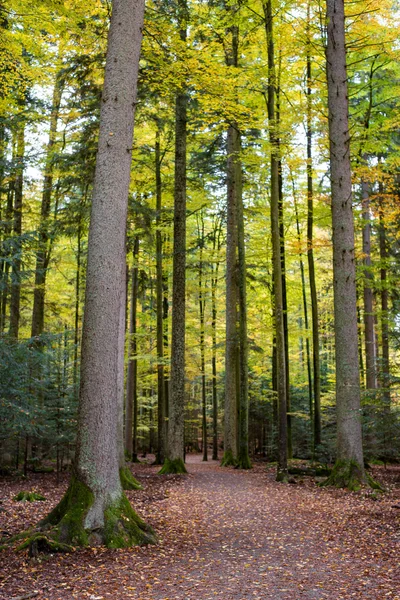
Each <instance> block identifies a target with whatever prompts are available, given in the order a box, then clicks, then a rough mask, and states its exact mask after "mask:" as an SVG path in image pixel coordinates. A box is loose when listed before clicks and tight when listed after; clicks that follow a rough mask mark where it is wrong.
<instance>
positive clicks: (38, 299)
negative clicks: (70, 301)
mask: <svg viewBox="0 0 400 600" xmlns="http://www.w3.org/2000/svg"><path fill="white" fill-rule="evenodd" d="M63 89H64V80H63V78H62V77H61V76H60V75H57V78H56V81H55V84H54V90H53V99H52V105H51V113H50V132H49V141H48V142H47V149H46V164H45V170H44V177H43V192H42V205H41V210H40V225H39V233H38V250H37V253H36V267H35V287H34V291H33V311H32V327H31V336H32V337H38V336H40V335H41V334H42V333H43V329H44V306H45V295H46V277H47V268H48V266H49V262H50V247H49V240H50V223H49V218H50V212H51V199H52V192H53V175H54V156H53V153H54V145H55V143H56V136H57V123H58V116H59V112H60V104H61V97H62V93H63Z"/></svg>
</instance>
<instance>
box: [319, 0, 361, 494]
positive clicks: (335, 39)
mask: <svg viewBox="0 0 400 600" xmlns="http://www.w3.org/2000/svg"><path fill="white" fill-rule="evenodd" d="M326 5H327V15H326V16H327V48H326V59H327V81H328V111H329V139H330V177H331V194H332V226H333V277H334V285H333V289H334V315H335V342H336V412H337V458H336V464H335V467H334V469H333V471H332V475H331V476H330V477H329V479H328V481H327V483H328V484H334V485H337V486H340V487H347V488H350V489H357V488H358V487H359V486H360V484H361V483H365V482H366V475H365V470H364V457H363V447H362V436H361V403H360V375H359V364H358V332H357V303H356V265H355V243H354V222H353V211H352V194H351V165H350V135H349V128H348V94H347V71H346V49H345V30H344V1H343V0H327V3H326Z"/></svg>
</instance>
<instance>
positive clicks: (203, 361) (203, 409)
mask: <svg viewBox="0 0 400 600" xmlns="http://www.w3.org/2000/svg"><path fill="white" fill-rule="evenodd" d="M200 220H201V226H200V224H199V223H198V224H197V225H198V239H199V243H200V258H199V316H200V371H201V412H202V440H203V461H207V460H208V448H207V443H208V442H207V390H206V349H205V321H204V319H205V314H204V313H205V304H206V302H205V298H204V288H205V287H206V283H205V285H204V286H203V275H204V272H203V250H204V241H205V240H204V217H203V214H202V213H201V215H200Z"/></svg>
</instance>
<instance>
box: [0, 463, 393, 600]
mask: <svg viewBox="0 0 400 600" xmlns="http://www.w3.org/2000/svg"><path fill="white" fill-rule="evenodd" d="M187 467H188V471H189V475H188V476H184V477H182V476H163V477H160V476H158V475H157V470H158V468H157V467H153V466H149V465H146V464H140V465H135V466H134V468H133V471H134V473H135V475H137V477H138V478H139V479H140V480H141V481H142V483H143V485H144V489H143V491H140V492H131V493H129V496H130V498H131V500H132V503H133V504H134V506H135V508H136V509H137V510H138V512H139V514H141V515H142V516H143V517H144V518H145V519H146V521H147V522H149V523H151V524H152V525H153V527H154V528H155V529H156V530H157V533H158V535H159V538H160V543H159V545H158V546H149V547H144V548H132V549H129V550H105V549H102V548H98V549H88V550H79V551H76V552H75V553H73V554H70V555H56V556H51V557H46V558H45V559H44V560H42V561H41V562H37V561H35V562H33V561H31V562H28V561H27V560H26V556H24V555H21V554H18V555H15V554H12V553H8V552H7V553H3V555H1V554H0V561H2V560H4V559H6V561H5V563H3V564H4V567H5V568H4V571H3V573H2V576H3V580H1V579H0V598H7V599H9V598H12V597H13V596H18V595H20V594H21V592H22V591H24V592H30V591H32V590H38V591H40V596H39V597H40V598H42V599H44V598H46V599H48V600H61V599H62V600H69V599H73V598H79V599H85V598H89V599H91V600H94V599H96V600H100V599H104V600H106V599H108V598H113V599H114V600H123V599H125V598H135V599H136V600H140V599H142V600H167V599H168V600H173V599H174V600H175V599H177V600H178V599H179V600H211V599H215V598H217V599H224V600H250V599H259V600H263V599H264V598H265V599H267V598H274V599H275V600H297V599H303V598H304V599H315V600H322V599H325V598H329V599H330V600H342V599H343V600H344V599H346V600H347V599H350V598H362V599H376V600H384V599H385V598H390V599H392V600H393V599H399V598H400V595H399V590H400V573H399V571H398V556H399V554H398V550H399V544H398V542H399V537H398V532H397V534H396V530H395V528H394V525H395V521H396V510H395V509H392V508H391V505H392V504H393V495H391V496H390V497H388V498H385V499H384V500H382V501H380V502H376V501H374V500H372V499H371V498H370V497H368V496H360V495H355V494H349V493H346V492H343V491H341V490H330V489H321V488H317V487H315V485H314V483H313V482H312V481H311V480H307V481H305V482H304V483H303V484H302V485H301V484H298V485H285V484H278V483H276V482H275V481H274V472H273V470H270V471H266V470H265V466H264V465H258V466H256V467H255V468H254V469H253V470H251V471H237V470H234V469H230V468H228V469H223V468H221V467H219V465H218V463H216V462H213V461H209V462H208V463H203V462H201V457H199V456H188V462H187ZM47 477H48V476H47ZM39 481H40V482H44V481H47V483H48V482H49V480H48V479H47V480H46V479H44V478H43V477H42V479H40V480H38V482H39ZM24 485H25V489H26V482H25V484H21V483H20V484H19V486H20V487H21V486H22V487H23V486H24ZM11 487H12V488H13V489H12V492H11ZM35 487H36V489H38V490H42V491H44V492H45V493H46V495H47V496H48V497H49V496H50V495H52V494H53V492H54V490H50V489H49V488H48V489H47V490H46V489H45V487H44V485H43V484H42V485H41V484H40V483H38V485H36V486H35ZM16 490H17V488H16V487H15V486H14V485H12V486H10V493H15V491H16ZM2 491H3V492H4V490H2ZM62 491H63V490H62V489H61V487H60V488H58V489H57V490H55V492H54V497H53V498H52V504H54V502H55V501H56V498H57V497H59V496H60V494H61V492H62ZM2 497H4V494H2ZM5 504H6V503H5ZM26 504H28V503H26ZM42 504H47V503H37V504H36V505H35V506H36V507H37V508H36V514H35V518H33V515H32V514H31V513H32V511H33V506H32V505H31V506H30V507H25V505H24V506H23V507H22V506H21V509H20V510H19V512H18V516H17V517H16V523H15V526H17V524H18V525H19V526H21V523H19V521H20V520H21V519H22V521H23V523H25V524H27V523H28V522H29V520H30V519H31V520H33V521H34V520H36V517H40V516H41V515H40V514H39V512H38V511H40V513H43V514H44V513H45V512H46V511H47V510H48V507H45V506H42ZM39 505H40V506H39ZM14 507H15V504H14ZM7 508H8V506H6V509H7ZM14 510H15V509H14ZM24 511H26V514H23V513H24ZM397 512H398V511H397ZM0 516H1V517H2V515H0ZM17 522H18V523H17ZM0 527H1V528H3V527H4V525H3V523H2V522H0ZM396 535H397V537H396ZM396 569H397V570H396ZM1 570H2V569H0V572H1ZM6 590H8V592H6ZM4 593H5V594H6V595H2V594H4Z"/></svg>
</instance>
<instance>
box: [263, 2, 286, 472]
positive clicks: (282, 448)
mask: <svg viewBox="0 0 400 600" xmlns="http://www.w3.org/2000/svg"><path fill="white" fill-rule="evenodd" d="M263 8H264V14H265V29H266V35H267V47H268V97H267V109H268V121H269V125H268V126H269V138H270V142H271V235H272V262H273V287H274V296H275V302H274V307H275V314H274V320H275V339H276V378H277V382H276V383H277V392H278V470H277V479H278V480H279V481H284V480H286V479H287V455H288V452H287V408H286V398H287V393H286V358H285V332H284V308H283V290H282V263H281V241H280V240H281V237H280V219H279V156H278V155H277V150H278V148H277V137H276V134H277V132H276V120H275V85H276V84H275V81H276V80H275V58H274V38H273V15H272V6H271V0H268V2H267V3H266V4H264V5H263Z"/></svg>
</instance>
